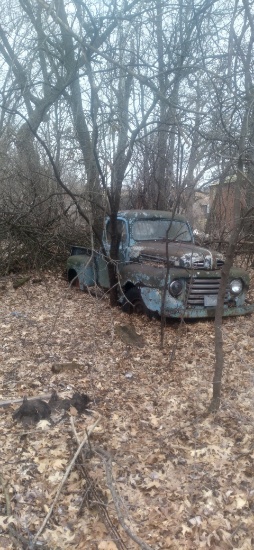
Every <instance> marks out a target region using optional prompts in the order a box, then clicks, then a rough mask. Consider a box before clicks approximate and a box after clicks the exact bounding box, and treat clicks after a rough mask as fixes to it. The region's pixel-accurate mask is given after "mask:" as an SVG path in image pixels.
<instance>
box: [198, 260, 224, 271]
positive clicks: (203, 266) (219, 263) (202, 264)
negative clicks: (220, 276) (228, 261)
mask: <svg viewBox="0 0 254 550" xmlns="http://www.w3.org/2000/svg"><path fill="white" fill-rule="evenodd" d="M223 265H224V261H223V260H216V265H215V269H220V268H221V267H222V266H223ZM192 267H194V269H207V265H206V263H205V261H204V260H202V259H200V260H194V261H193V262H192ZM208 269H211V267H210V268H208Z"/></svg>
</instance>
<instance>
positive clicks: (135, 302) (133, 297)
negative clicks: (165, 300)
mask: <svg viewBox="0 0 254 550" xmlns="http://www.w3.org/2000/svg"><path fill="white" fill-rule="evenodd" d="M122 310H123V311H124V312H125V313H137V314H138V315H148V314H149V309H148V308H147V307H146V305H145V303H144V302H143V300H142V296H141V292H140V290H139V289H138V288H137V287H135V286H134V287H132V288H129V290H126V292H125V298H124V302H123V304H122Z"/></svg>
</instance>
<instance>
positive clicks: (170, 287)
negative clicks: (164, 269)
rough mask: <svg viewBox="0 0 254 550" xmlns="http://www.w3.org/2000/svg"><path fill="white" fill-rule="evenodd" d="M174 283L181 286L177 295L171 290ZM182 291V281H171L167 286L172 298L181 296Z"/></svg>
mask: <svg viewBox="0 0 254 550" xmlns="http://www.w3.org/2000/svg"><path fill="white" fill-rule="evenodd" d="M175 283H178V284H179V283H180V284H181V289H179V291H178V292H177V293H176V292H173V290H172V285H173V284H175ZM183 289H184V283H183V281H182V279H173V280H172V281H171V282H170V283H169V285H168V290H169V293H170V295H171V296H173V298H178V296H180V294H182V292H183Z"/></svg>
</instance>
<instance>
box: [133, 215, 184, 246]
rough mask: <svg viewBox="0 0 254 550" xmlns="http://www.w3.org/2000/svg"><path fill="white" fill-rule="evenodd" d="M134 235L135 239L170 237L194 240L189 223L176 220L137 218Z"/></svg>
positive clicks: (170, 238) (172, 239)
mask: <svg viewBox="0 0 254 550" xmlns="http://www.w3.org/2000/svg"><path fill="white" fill-rule="evenodd" d="M168 229H169V231H168ZM167 231H168V234H167ZM132 236H133V239H135V241H156V240H163V239H165V240H166V237H168V239H169V240H170V241H177V242H179V241H183V242H188V243H189V242H192V236H191V233H190V230H189V227H188V225H187V224H186V223H185V222H181V221H176V220H160V219H150V220H149V219H148V220H147V219H146V220H136V221H134V222H133V225H132Z"/></svg>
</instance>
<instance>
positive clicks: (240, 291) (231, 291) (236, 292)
mask: <svg viewBox="0 0 254 550" xmlns="http://www.w3.org/2000/svg"><path fill="white" fill-rule="evenodd" d="M236 283H238V284H239V283H240V285H241V289H240V290H238V291H234V290H233V289H232V286H233V285H234V284H236ZM243 289H244V283H243V280H242V279H240V277H239V278H234V279H232V280H231V281H230V282H229V292H230V294H231V295H232V296H235V297H237V296H240V294H242V292H243Z"/></svg>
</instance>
